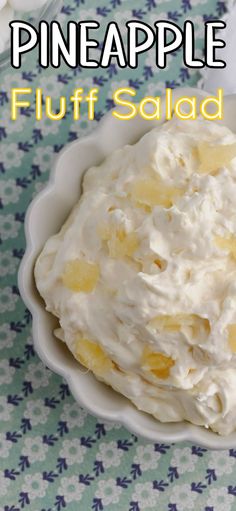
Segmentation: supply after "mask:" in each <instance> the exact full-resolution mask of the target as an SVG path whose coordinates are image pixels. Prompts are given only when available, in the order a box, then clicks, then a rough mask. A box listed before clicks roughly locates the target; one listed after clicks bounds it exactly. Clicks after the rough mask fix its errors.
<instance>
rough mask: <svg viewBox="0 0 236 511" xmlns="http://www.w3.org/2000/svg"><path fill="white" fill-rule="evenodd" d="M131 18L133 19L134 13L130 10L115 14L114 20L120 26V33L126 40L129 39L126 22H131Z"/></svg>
mask: <svg viewBox="0 0 236 511" xmlns="http://www.w3.org/2000/svg"><path fill="white" fill-rule="evenodd" d="M131 18H132V12H131V11H130V10H126V11H125V10H124V9H119V10H117V11H115V13H114V20H115V21H116V23H117V24H118V26H119V29H120V33H121V34H122V35H123V36H125V38H126V37H127V27H126V22H127V21H128V20H131Z"/></svg>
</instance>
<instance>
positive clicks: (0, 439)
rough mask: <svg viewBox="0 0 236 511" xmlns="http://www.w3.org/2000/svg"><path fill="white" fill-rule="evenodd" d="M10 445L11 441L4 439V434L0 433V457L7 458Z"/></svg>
mask: <svg viewBox="0 0 236 511" xmlns="http://www.w3.org/2000/svg"><path fill="white" fill-rule="evenodd" d="M12 445H13V444H12V442H10V441H9V440H7V439H6V435H4V434H3V433H0V459H2V458H8V456H9V452H10V450H11V448H12Z"/></svg>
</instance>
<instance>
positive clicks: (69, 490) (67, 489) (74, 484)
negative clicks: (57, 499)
mask: <svg viewBox="0 0 236 511" xmlns="http://www.w3.org/2000/svg"><path fill="white" fill-rule="evenodd" d="M83 492H84V485H83V484H81V483H79V480H78V477H77V476H72V477H62V478H61V480H60V486H59V488H58V495H63V496H64V498H65V500H66V503H69V502H75V501H76V502H78V501H79V500H81V498H82V495H83Z"/></svg>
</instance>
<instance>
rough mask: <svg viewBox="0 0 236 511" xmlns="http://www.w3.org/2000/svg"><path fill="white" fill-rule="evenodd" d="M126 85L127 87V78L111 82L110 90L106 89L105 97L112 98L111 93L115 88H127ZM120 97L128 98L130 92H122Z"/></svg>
mask: <svg viewBox="0 0 236 511" xmlns="http://www.w3.org/2000/svg"><path fill="white" fill-rule="evenodd" d="M127 87H129V81H128V80H120V81H119V82H111V84H110V90H109V91H108V95H107V97H108V98H109V99H113V94H114V93H115V92H116V91H117V89H127ZM122 98H123V99H128V100H130V98H131V96H130V94H122Z"/></svg>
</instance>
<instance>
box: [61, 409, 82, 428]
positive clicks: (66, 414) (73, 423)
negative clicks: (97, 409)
mask: <svg viewBox="0 0 236 511" xmlns="http://www.w3.org/2000/svg"><path fill="white" fill-rule="evenodd" d="M86 416H87V413H86V412H85V410H83V409H82V408H80V406H79V405H78V404H77V403H73V404H72V405H71V404H65V405H64V406H63V412H62V414H61V420H62V421H64V422H66V423H67V425H68V427H69V428H70V429H73V428H75V427H82V426H83V425H84V421H85V418H86Z"/></svg>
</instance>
